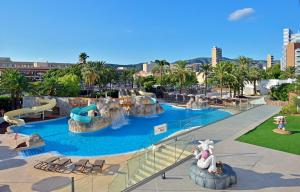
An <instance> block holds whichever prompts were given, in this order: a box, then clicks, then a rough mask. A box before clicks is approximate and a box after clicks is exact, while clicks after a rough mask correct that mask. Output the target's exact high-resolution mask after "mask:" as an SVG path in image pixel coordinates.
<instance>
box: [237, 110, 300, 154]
mask: <svg viewBox="0 0 300 192" xmlns="http://www.w3.org/2000/svg"><path fill="white" fill-rule="evenodd" d="M275 128H277V125H276V124H274V120H273V117H272V118H270V119H268V120H267V121H265V122H264V123H262V124H261V125H259V126H258V127H256V128H255V129H253V130H251V131H249V132H248V133H246V134H245V135H242V136H240V137H239V138H237V140H238V141H241V142H245V143H249V144H254V145H258V146H262V147H267V148H271V149H275V150H279V151H284V152H288V153H293V154H297V155H300V116H287V124H286V127H285V128H286V130H289V131H291V132H292V133H293V134H292V135H280V134H277V133H274V132H273V131H272V130H273V129H275Z"/></svg>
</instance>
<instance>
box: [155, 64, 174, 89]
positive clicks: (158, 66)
mask: <svg viewBox="0 0 300 192" xmlns="http://www.w3.org/2000/svg"><path fill="white" fill-rule="evenodd" d="M166 66H170V63H168V62H167V61H166V60H155V67H154V68H153V70H152V72H154V73H155V72H159V74H160V75H159V76H160V85H162V84H163V74H164V72H165V70H166V69H165V68H166Z"/></svg>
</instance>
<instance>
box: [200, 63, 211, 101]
mask: <svg viewBox="0 0 300 192" xmlns="http://www.w3.org/2000/svg"><path fill="white" fill-rule="evenodd" d="M200 72H202V73H203V76H204V84H205V89H204V95H205V96H206V94H207V80H208V77H209V75H210V74H211V72H212V65H211V64H202V65H200Z"/></svg>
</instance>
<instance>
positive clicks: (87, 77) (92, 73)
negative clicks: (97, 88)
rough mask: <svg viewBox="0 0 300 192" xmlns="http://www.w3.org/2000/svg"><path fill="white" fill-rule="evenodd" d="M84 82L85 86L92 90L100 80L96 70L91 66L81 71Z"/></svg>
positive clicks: (86, 66)
mask: <svg viewBox="0 0 300 192" xmlns="http://www.w3.org/2000/svg"><path fill="white" fill-rule="evenodd" d="M81 74H82V78H83V81H84V83H85V85H87V86H88V87H89V88H91V86H92V85H94V84H95V82H96V80H97V79H98V78H99V77H98V75H97V73H96V70H95V68H94V67H93V66H92V65H91V64H87V65H85V66H84V67H83V68H82V71H81Z"/></svg>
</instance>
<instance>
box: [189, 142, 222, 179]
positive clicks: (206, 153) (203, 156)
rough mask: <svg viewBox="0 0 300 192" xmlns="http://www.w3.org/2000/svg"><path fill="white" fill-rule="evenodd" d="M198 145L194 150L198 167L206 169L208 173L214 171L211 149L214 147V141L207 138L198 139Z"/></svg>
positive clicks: (213, 158)
mask: <svg viewBox="0 0 300 192" xmlns="http://www.w3.org/2000/svg"><path fill="white" fill-rule="evenodd" d="M199 143H200V145H198V146H197V149H196V150H194V155H195V158H196V159H197V166H198V167H199V168H200V169H208V172H209V173H216V172H217V166H216V162H217V161H216V158H215V156H214V155H213V151H212V149H213V148H214V146H213V144H214V142H213V141H211V140H209V139H207V140H205V141H199Z"/></svg>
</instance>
